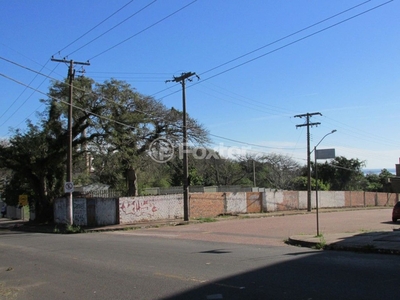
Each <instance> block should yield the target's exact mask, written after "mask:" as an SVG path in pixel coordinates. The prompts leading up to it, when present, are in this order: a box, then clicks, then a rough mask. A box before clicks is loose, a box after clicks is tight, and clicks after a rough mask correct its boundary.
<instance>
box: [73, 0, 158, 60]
mask: <svg viewBox="0 0 400 300" xmlns="http://www.w3.org/2000/svg"><path fill="white" fill-rule="evenodd" d="M156 1H157V0H153V1H152V2H151V3H149V4H147V5H146V6H144V7H143V8H141V9H140V10H138V11H137V12H135V13H133V14H132V15H130V16H129V17H127V18H126V19H124V20H123V21H121V22H119V23H118V24H117V25H115V26H113V27H111V28H110V29H109V30H107V31H105V32H103V33H102V34H100V35H99V36H98V37H96V38H94V39H92V40H90V41H89V42H87V43H86V44H84V45H83V46H81V47H79V48H78V49H76V50H75V51H73V52H71V53H70V54H68V55H67V56H69V55H72V54H74V53H75V52H77V51H79V50H81V49H82V48H84V47H86V46H87V45H89V44H91V43H93V42H94V41H96V40H97V39H99V38H101V37H102V36H104V35H105V34H107V33H109V32H110V31H111V30H113V29H115V28H117V27H118V26H120V25H121V24H123V23H125V22H126V21H128V20H129V19H131V18H133V17H134V16H136V15H137V14H139V13H141V12H142V11H143V10H145V9H146V8H148V7H149V6H151V5H152V4H154V3H155V2H156Z"/></svg>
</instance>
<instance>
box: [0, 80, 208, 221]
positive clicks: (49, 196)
mask: <svg viewBox="0 0 400 300" xmlns="http://www.w3.org/2000/svg"><path fill="white" fill-rule="evenodd" d="M68 96H69V86H68V84H67V81H65V82H53V83H52V85H51V87H50V90H49V93H48V98H47V99H44V100H42V101H43V102H44V103H45V104H47V106H46V107H47V109H46V111H45V112H43V114H42V115H41V121H40V122H39V124H38V125H32V124H30V123H29V124H28V130H27V131H26V132H22V131H18V130H17V131H16V132H15V133H14V135H13V136H12V137H11V139H10V141H9V144H7V145H0V168H2V167H4V168H8V169H10V170H12V171H13V178H14V182H16V184H20V187H23V188H24V190H25V191H29V193H30V194H31V198H34V199H35V200H36V213H37V217H38V218H40V217H41V216H43V218H46V217H47V218H48V217H51V212H50V211H51V204H52V200H53V199H54V197H56V196H59V195H60V194H62V187H63V184H64V182H65V166H66V144H67V134H68V131H67V121H68V120H67V112H68V105H67V101H68ZM72 118H73V126H72V139H73V161H74V162H80V164H75V165H74V171H80V172H79V173H82V172H81V171H82V170H83V171H84V169H85V168H87V167H88V166H87V162H88V160H91V161H92V164H91V165H92V170H91V171H94V172H93V175H92V176H90V177H89V176H88V177H87V178H86V181H87V182H90V181H96V182H101V183H106V184H109V185H110V186H111V187H113V188H119V189H121V190H125V192H127V193H131V194H135V193H136V185H132V184H131V185H129V187H130V188H129V189H128V188H127V180H128V179H132V174H133V176H134V177H135V178H136V177H137V170H140V169H143V168H145V163H146V160H145V159H142V158H143V155H144V154H145V153H146V151H147V150H148V147H149V145H150V144H151V142H152V141H154V140H155V139H157V138H159V137H164V138H167V139H168V140H170V141H171V142H172V143H175V144H177V143H179V142H180V140H181V138H182V112H180V111H179V110H176V109H168V108H167V107H165V106H164V105H163V104H162V103H160V102H159V101H157V100H155V99H154V98H152V97H148V96H145V95H142V94H140V93H139V92H137V91H136V90H135V89H133V88H132V87H131V86H130V85H129V84H127V83H125V82H122V81H118V80H114V79H111V80H109V81H106V82H104V83H95V82H94V81H93V80H92V79H90V78H86V77H79V78H77V79H76V80H75V81H74V93H73V116H72ZM187 128H188V136H189V138H190V139H191V140H192V141H194V142H207V141H208V137H207V131H206V130H205V129H204V128H203V127H202V126H201V125H200V124H198V123H197V122H196V120H194V119H192V118H189V117H187ZM75 179H76V174H74V180H75ZM82 181H85V180H83V179H82Z"/></svg>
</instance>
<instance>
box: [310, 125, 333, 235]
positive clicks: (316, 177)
mask: <svg viewBox="0 0 400 300" xmlns="http://www.w3.org/2000/svg"><path fill="white" fill-rule="evenodd" d="M336 131H337V130H336V129H334V130H332V131H331V132H329V133H327V134H325V135H324V136H323V137H322V139H321V140H320V141H319V142H318V144H316V145H315V146H314V150H313V151H314V165H315V210H316V215H317V236H319V214H318V173H317V158H318V157H317V147H318V145H319V144H320V143H321V142H322V141H323V140H324V138H326V137H327V136H328V135H330V134H332V133H335V132H336ZM334 157H335V155H334V152H333V155H332V154H328V155H327V156H325V158H334ZM321 158H322V157H321Z"/></svg>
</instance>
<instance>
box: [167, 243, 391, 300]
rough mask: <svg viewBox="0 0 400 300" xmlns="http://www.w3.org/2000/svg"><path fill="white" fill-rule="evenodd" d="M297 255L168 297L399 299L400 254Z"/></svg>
mask: <svg viewBox="0 0 400 300" xmlns="http://www.w3.org/2000/svg"><path fill="white" fill-rule="evenodd" d="M289 255H290V256H292V254H288V257H289ZM296 255H297V256H296V258H294V259H293V256H292V258H291V259H289V260H288V261H287V262H285V263H280V264H275V265H272V266H268V267H264V268H259V269H256V270H253V271H250V272H246V273H242V274H237V275H235V276H231V277H226V278H223V279H220V280H216V281H212V282H207V283H204V284H203V285H201V286H200V287H198V288H194V289H191V290H188V291H185V292H182V293H179V294H175V295H172V296H170V297H166V298H162V299H163V300H179V299H182V300H183V299H185V300H187V299H191V300H193V299H194V300H197V299H199V300H200V299H202V300H204V299H246V300H250V299H328V300H329V299H334V300H337V299H374V300H375V299H395V296H394V293H392V292H390V289H388V282H389V281H390V282H392V283H393V284H395V281H394V279H395V278H397V276H398V270H397V267H395V266H394V261H395V259H397V257H396V256H390V255H389V256H388V255H375V254H360V253H359V254H355V253H350V252H337V251H318V250H316V251H314V252H312V251H311V252H310V251H309V252H299V253H296ZM302 255H304V256H303V257H301V258H300V256H302ZM354 256H357V257H356V258H355V257H354ZM388 260H391V263H388ZM388 266H389V267H388ZM396 280H397V279H396ZM396 297H397V296H396Z"/></svg>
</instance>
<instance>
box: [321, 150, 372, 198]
mask: <svg viewBox="0 0 400 300" xmlns="http://www.w3.org/2000/svg"><path fill="white" fill-rule="evenodd" d="M364 166H365V162H363V161H360V160H359V159H354V158H352V159H347V158H346V157H344V156H338V157H336V158H334V159H333V160H332V161H331V162H330V163H328V162H325V163H324V164H318V178H320V179H321V180H322V181H323V182H325V183H329V185H330V187H331V190H334V191H346V190H362V189H363V187H364V185H365V184H364V183H365V182H364V181H365V178H364V174H363V172H362V168H363V167H364Z"/></svg>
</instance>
